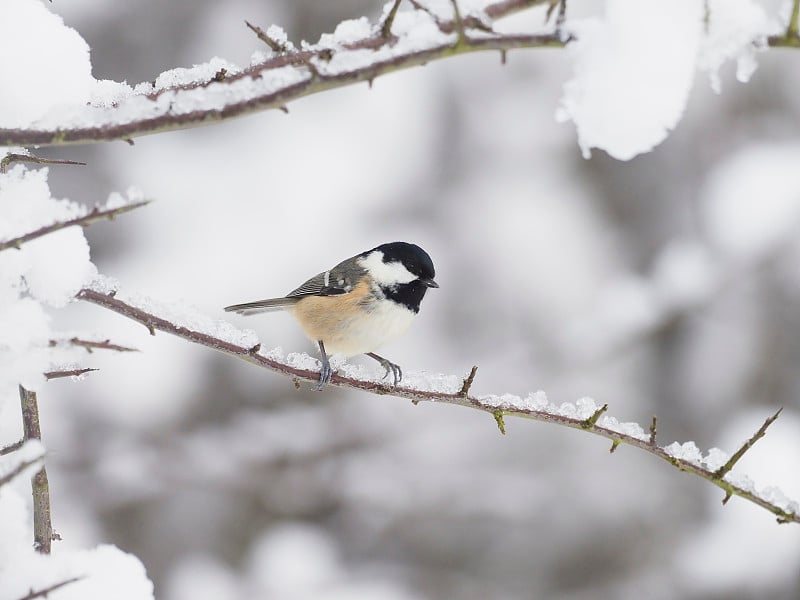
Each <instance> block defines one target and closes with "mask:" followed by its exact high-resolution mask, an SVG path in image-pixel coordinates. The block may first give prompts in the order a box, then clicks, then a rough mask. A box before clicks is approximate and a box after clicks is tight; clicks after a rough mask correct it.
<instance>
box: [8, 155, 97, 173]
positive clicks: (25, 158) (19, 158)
mask: <svg viewBox="0 0 800 600" xmlns="http://www.w3.org/2000/svg"><path fill="white" fill-rule="evenodd" d="M14 162H29V163H34V164H37V165H80V166H83V167H85V166H86V163H85V162H80V161H77V160H66V159H59V158H43V157H41V156H34V155H33V154H17V153H14V152H9V153H8V154H6V155H5V157H4V158H3V160H0V173H5V172H6V170H7V169H8V165H10V164H11V163H14Z"/></svg>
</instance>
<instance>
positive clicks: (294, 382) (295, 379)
mask: <svg viewBox="0 0 800 600" xmlns="http://www.w3.org/2000/svg"><path fill="white" fill-rule="evenodd" d="M292 383H293V384H294V389H296V390H299V389H300V380H299V379H298V378H297V377H292Z"/></svg>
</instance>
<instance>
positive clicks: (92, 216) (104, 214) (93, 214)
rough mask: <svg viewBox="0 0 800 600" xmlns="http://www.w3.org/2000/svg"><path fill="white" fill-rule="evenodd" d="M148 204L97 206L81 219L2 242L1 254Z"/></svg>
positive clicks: (46, 226) (56, 224) (63, 222)
mask: <svg viewBox="0 0 800 600" xmlns="http://www.w3.org/2000/svg"><path fill="white" fill-rule="evenodd" d="M146 204H150V201H149V200H144V201H142V202H132V203H130V204H125V205H123V206H118V207H116V208H100V207H99V206H96V207H95V208H93V209H92V210H90V211H89V212H87V213H86V214H85V215H82V216H80V217H75V218H74V219H69V220H67V221H57V222H55V223H52V224H50V225H45V226H44V227H40V228H39V229H36V230H34V231H31V232H29V233H26V234H25V235H21V236H19V237H15V238H12V239H10V240H6V241H4V242H0V252H2V251H3V250H8V249H9V248H17V249H19V247H20V246H22V244H24V243H25V242H30V241H31V240H35V239H36V238H40V237H42V236H45V235H47V234H49V233H53V232H54V231H58V230H59V229H66V228H67V227H73V226H75V225H80V226H82V227H86V226H87V225H90V224H91V223H94V222H95V221H100V220H102V219H113V218H114V217H116V216H118V215H121V214H124V213H126V212H130V211H132V210H133V209H135V208H139V207H140V206H145V205H146Z"/></svg>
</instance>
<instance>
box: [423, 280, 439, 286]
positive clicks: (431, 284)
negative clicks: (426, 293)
mask: <svg viewBox="0 0 800 600" xmlns="http://www.w3.org/2000/svg"><path fill="white" fill-rule="evenodd" d="M420 281H421V282H422V285H424V286H426V287H429V288H438V287H439V284H438V283H436V282H435V281H434V280H433V279H420Z"/></svg>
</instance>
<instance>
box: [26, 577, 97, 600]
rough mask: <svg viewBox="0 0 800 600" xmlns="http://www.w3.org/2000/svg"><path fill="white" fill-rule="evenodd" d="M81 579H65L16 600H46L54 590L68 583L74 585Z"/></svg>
mask: <svg viewBox="0 0 800 600" xmlns="http://www.w3.org/2000/svg"><path fill="white" fill-rule="evenodd" d="M81 579H83V577H71V578H69V579H65V580H64V581H59V582H58V583H54V584H53V585H50V586H48V587H46V588H42V589H40V590H31V591H30V592H28V593H27V594H25V595H24V596H22V597H21V598H19V599H18V600H34V599H35V598H47V596H48V595H49V594H50V593H51V592H55V591H56V590H58V589H60V588H62V587H64V586H65V585H69V584H70V583H75V582H76V581H80V580H81Z"/></svg>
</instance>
